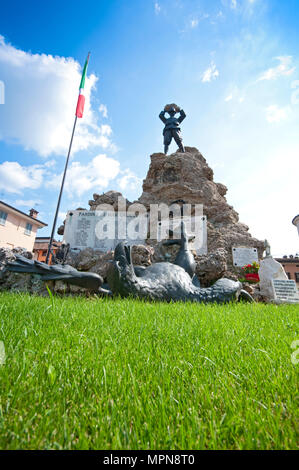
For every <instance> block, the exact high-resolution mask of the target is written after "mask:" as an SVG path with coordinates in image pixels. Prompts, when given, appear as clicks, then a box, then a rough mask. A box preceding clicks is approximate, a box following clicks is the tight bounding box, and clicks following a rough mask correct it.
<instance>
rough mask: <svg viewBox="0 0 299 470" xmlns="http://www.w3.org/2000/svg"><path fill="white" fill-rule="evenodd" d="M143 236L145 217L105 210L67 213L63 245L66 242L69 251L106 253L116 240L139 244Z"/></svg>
mask: <svg viewBox="0 0 299 470" xmlns="http://www.w3.org/2000/svg"><path fill="white" fill-rule="evenodd" d="M140 233H141V235H142V234H143V235H144V236H143V237H142V236H140ZM146 234H147V218H146V217H144V218H138V217H136V216H135V215H133V214H126V215H125V214H121V213H120V214H117V213H115V212H109V211H68V213H67V216H66V221H65V227H64V236H63V243H65V244H66V243H69V244H70V247H71V249H76V250H84V249H85V248H93V249H97V250H100V251H103V252H107V251H109V250H114V248H115V247H116V245H117V244H118V243H119V242H120V241H125V242H126V243H127V244H128V245H143V244H144V243H145V238H146Z"/></svg>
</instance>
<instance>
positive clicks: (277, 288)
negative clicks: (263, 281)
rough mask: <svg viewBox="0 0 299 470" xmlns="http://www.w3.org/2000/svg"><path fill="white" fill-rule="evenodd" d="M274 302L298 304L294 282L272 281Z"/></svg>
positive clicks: (298, 298) (298, 296)
mask: <svg viewBox="0 0 299 470" xmlns="http://www.w3.org/2000/svg"><path fill="white" fill-rule="evenodd" d="M272 285H273V291H274V300H276V301H278V302H286V303H299V294H298V290H297V286H296V282H295V281H293V280H291V279H289V280H282V279H272Z"/></svg>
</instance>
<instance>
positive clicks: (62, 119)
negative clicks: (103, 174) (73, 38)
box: [0, 36, 111, 156]
mask: <svg viewBox="0 0 299 470" xmlns="http://www.w3.org/2000/svg"><path fill="white" fill-rule="evenodd" d="M0 67H1V80H3V82H4V83H5V105H4V106H3V112H2V113H1V115H0V129H1V130H0V140H4V141H6V142H15V143H18V144H21V145H22V146H23V147H24V148H25V149H30V150H35V151H36V152H37V153H38V154H39V155H41V156H48V155H50V154H58V155H61V154H63V155H65V154H66V152H67V149H68V145H69V141H70V136H71V131H72V126H73V120H74V117H75V116H74V113H75V107H76V101H77V96H78V86H79V83H80V77H81V72H82V71H81V67H80V64H79V63H78V62H77V61H75V60H74V59H73V58H65V57H53V56H52V55H46V54H31V53H30V52H25V51H22V50H20V49H17V48H15V47H14V46H12V45H10V44H8V43H7V42H5V39H4V37H3V36H0ZM97 80H98V79H97V77H96V76H95V75H93V74H91V75H89V76H88V77H87V80H86V83H85V97H86V102H85V110H84V116H83V118H82V119H78V124H77V128H76V133H75V138H74V145H73V153H75V152H76V151H78V150H85V149H87V148H89V147H93V146H100V147H102V148H108V147H109V146H110V145H111V141H110V139H109V135H110V134H108V133H107V132H106V133H103V131H105V129H106V128H105V127H103V126H100V125H99V124H98V120H97V113H96V112H95V111H94V110H93V109H92V106H91V102H90V99H91V94H92V91H93V90H94V89H95V87H96V83H97Z"/></svg>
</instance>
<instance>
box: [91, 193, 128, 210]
mask: <svg viewBox="0 0 299 470" xmlns="http://www.w3.org/2000/svg"><path fill="white" fill-rule="evenodd" d="M118 198H121V199H122V205H123V207H124V208H125V209H127V208H128V207H129V206H130V205H131V202H130V201H128V199H126V198H125V197H124V196H123V195H122V193H119V192H118V191H108V192H106V193H103V194H97V193H94V194H93V199H91V200H90V201H89V202H88V204H89V206H90V210H91V211H94V210H97V208H98V206H100V205H102V204H109V205H110V206H112V207H113V209H114V210H117V209H118Z"/></svg>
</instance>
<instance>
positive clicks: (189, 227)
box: [156, 215, 208, 255]
mask: <svg viewBox="0 0 299 470" xmlns="http://www.w3.org/2000/svg"><path fill="white" fill-rule="evenodd" d="M182 220H183V221H184V222H185V226H186V232H187V235H188V236H189V237H193V239H192V240H190V242H189V248H190V250H192V251H195V252H196V254H198V255H205V254H207V252H208V244H207V217H206V216H205V215H202V216H198V217H194V216H192V217H180V218H175V219H170V220H166V221H165V220H162V221H161V222H159V223H158V226H157V232H156V233H157V240H158V241H161V240H164V239H165V238H166V237H167V235H166V234H168V232H169V230H172V231H173V238H180V237H181V221H182Z"/></svg>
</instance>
